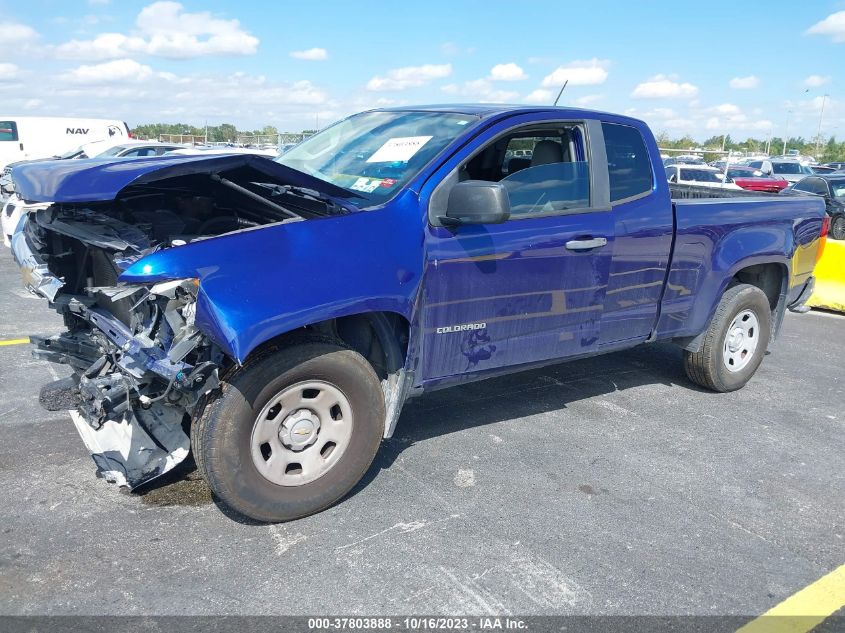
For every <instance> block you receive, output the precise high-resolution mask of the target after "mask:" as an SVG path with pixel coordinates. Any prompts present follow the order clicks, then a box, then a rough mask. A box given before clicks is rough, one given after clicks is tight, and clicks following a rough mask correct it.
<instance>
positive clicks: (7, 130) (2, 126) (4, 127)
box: [0, 121, 18, 141]
mask: <svg viewBox="0 0 845 633" xmlns="http://www.w3.org/2000/svg"><path fill="white" fill-rule="evenodd" d="M17 140H18V126H17V124H16V123H15V122H14V121H0V141H17Z"/></svg>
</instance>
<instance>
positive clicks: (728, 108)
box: [712, 103, 742, 114]
mask: <svg viewBox="0 0 845 633" xmlns="http://www.w3.org/2000/svg"><path fill="white" fill-rule="evenodd" d="M712 110H713V112H715V113H716V114H739V113H740V112H742V110H740V109H739V106H736V105H734V104H733V103H723V104H721V105H717V106H715V107H714V108H713V109H712Z"/></svg>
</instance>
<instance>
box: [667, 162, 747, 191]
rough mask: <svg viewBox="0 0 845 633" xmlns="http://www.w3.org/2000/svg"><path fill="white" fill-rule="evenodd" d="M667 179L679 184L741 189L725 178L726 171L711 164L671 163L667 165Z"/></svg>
mask: <svg viewBox="0 0 845 633" xmlns="http://www.w3.org/2000/svg"><path fill="white" fill-rule="evenodd" d="M666 180H668V181H669V182H671V183H675V184H678V185H696V186H698V187H720V188H722V189H740V187H739V186H737V185H735V184H734V183H732V182H731V181H730V180H726V179H725V174H724V172H721V171H719V170H718V169H716V168H715V167H710V166H709V165H669V167H666Z"/></svg>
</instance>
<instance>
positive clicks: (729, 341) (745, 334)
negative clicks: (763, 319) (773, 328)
mask: <svg viewBox="0 0 845 633" xmlns="http://www.w3.org/2000/svg"><path fill="white" fill-rule="evenodd" d="M759 340H760V322H759V321H758V320H757V315H756V314H754V312H752V311H751V310H743V311H742V312H740V313H739V314H737V315H736V316H735V317H734V318H733V321H731V324H730V326H728V331H727V333H726V334H725V344H724V347H723V351H722V358H723V360H724V362H725V367H727V368H728V371H732V372H735V371H741V370H742V369H744V368H745V366H746V365H748V363H749V362H751V359H752V358H753V357H754V352H755V351H756V350H757V342H758V341H759Z"/></svg>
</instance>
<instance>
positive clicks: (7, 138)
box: [0, 115, 131, 169]
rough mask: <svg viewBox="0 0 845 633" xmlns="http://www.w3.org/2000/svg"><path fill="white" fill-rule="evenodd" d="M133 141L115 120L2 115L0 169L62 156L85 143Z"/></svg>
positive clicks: (121, 123) (120, 122)
mask: <svg viewBox="0 0 845 633" xmlns="http://www.w3.org/2000/svg"><path fill="white" fill-rule="evenodd" d="M129 138H131V134H130V133H129V127H128V126H127V125H126V123H124V122H123V121H118V120H116V119H72V118H59V117H31V116H5V115H0V169H3V168H4V167H5V166H6V165H7V164H8V163H12V162H15V161H20V160H31V159H34V158H49V157H53V156H60V155H62V154H64V153H65V152H67V151H69V150H72V149H74V148H76V147H79V145H81V144H82V143H84V142H86V141H95V140H107V139H114V141H116V142H120V141H125V140H127V139H129Z"/></svg>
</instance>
